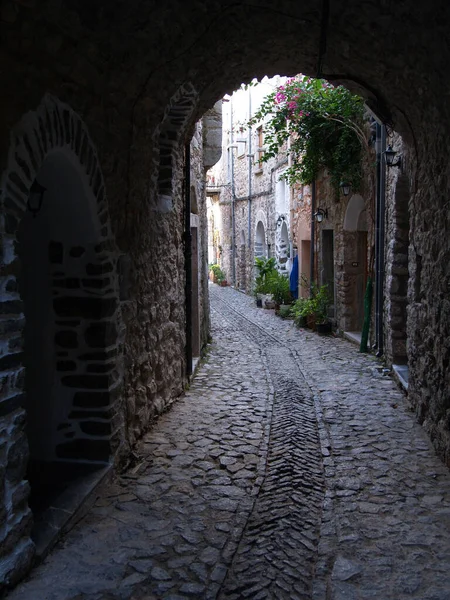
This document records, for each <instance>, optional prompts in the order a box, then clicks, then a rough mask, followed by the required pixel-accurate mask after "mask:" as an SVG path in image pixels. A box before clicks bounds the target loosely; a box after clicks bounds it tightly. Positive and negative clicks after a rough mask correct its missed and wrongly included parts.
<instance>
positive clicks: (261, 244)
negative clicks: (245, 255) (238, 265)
mask: <svg viewBox="0 0 450 600" xmlns="http://www.w3.org/2000/svg"><path fill="white" fill-rule="evenodd" d="M255 257H257V258H261V257H267V240H266V230H265V227H264V224H263V222H262V221H258V223H257V225H256V233H255Z"/></svg>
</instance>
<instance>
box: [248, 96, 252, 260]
mask: <svg viewBox="0 0 450 600" xmlns="http://www.w3.org/2000/svg"><path fill="white" fill-rule="evenodd" d="M248 118H249V120H250V119H251V118H252V92H251V88H250V86H249V88H248ZM247 156H248V203H247V207H248V211H247V212H248V231H247V238H248V241H247V244H248V247H249V249H250V248H251V239H252V159H253V155H252V127H251V125H249V126H248V154H247Z"/></svg>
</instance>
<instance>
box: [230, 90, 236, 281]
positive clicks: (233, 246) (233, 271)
mask: <svg viewBox="0 0 450 600" xmlns="http://www.w3.org/2000/svg"><path fill="white" fill-rule="evenodd" d="M233 144H234V139H233V99H230V144H229V148H230V174H231V263H232V264H231V278H232V283H233V285H236V242H235V238H236V235H235V231H234V229H235V216H234V203H235V200H236V193H235V189H234V148H233Z"/></svg>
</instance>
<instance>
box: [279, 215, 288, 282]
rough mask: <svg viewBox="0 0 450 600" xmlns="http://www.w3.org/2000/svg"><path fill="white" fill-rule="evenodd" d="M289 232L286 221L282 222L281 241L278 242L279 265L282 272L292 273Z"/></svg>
mask: <svg viewBox="0 0 450 600" xmlns="http://www.w3.org/2000/svg"><path fill="white" fill-rule="evenodd" d="M289 251H290V247H289V232H288V228H287V224H286V221H283V223H282V224H281V229H280V234H279V243H278V252H277V254H278V256H277V259H278V266H279V269H280V271H281V272H282V273H286V274H287V275H289V273H290V262H291V261H290V257H289Z"/></svg>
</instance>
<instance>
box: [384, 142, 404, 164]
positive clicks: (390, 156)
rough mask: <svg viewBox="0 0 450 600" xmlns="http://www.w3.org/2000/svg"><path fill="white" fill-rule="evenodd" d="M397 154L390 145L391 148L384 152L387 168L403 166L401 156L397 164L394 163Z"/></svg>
mask: <svg viewBox="0 0 450 600" xmlns="http://www.w3.org/2000/svg"><path fill="white" fill-rule="evenodd" d="M396 154H397V152H396V151H395V150H393V149H392V146H391V145H390V144H389V146H388V147H387V148H386V150H385V151H384V160H385V161H386V166H387V167H399V166H400V165H401V164H402V157H401V156H399V157H398V158H397V160H396V162H394V159H395V155H396Z"/></svg>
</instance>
